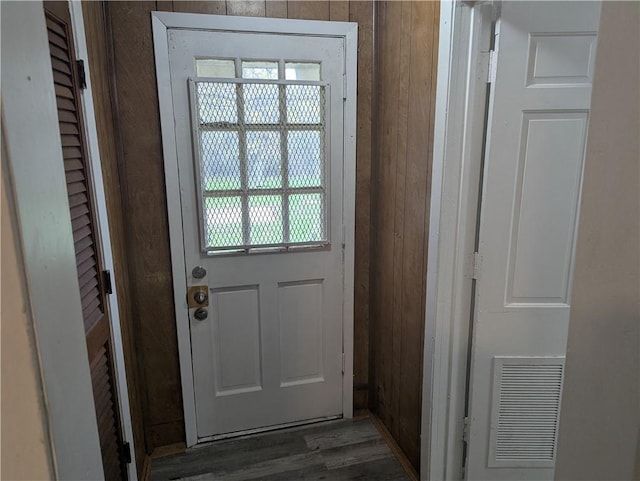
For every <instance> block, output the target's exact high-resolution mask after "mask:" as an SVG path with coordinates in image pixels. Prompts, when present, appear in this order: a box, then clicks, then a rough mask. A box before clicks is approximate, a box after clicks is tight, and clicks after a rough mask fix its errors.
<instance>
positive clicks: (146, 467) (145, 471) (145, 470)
mask: <svg viewBox="0 0 640 481" xmlns="http://www.w3.org/2000/svg"><path fill="white" fill-rule="evenodd" d="M140 480H141V481H151V456H149V455H148V454H145V456H144V461H142V473H141V476H140Z"/></svg>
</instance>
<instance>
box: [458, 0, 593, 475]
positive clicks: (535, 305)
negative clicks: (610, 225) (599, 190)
mask: <svg viewBox="0 0 640 481" xmlns="http://www.w3.org/2000/svg"><path fill="white" fill-rule="evenodd" d="M599 14H600V3H599V2H566V3H565V2H514V1H511V2H503V3H502V5H501V12H500V16H499V19H498V22H497V25H496V33H497V38H496V50H497V52H496V53H497V57H496V58H497V66H496V75H495V79H494V81H493V84H492V86H491V96H490V105H489V117H488V126H487V129H488V131H487V146H486V161H485V171H484V185H483V196H482V206H481V219H480V239H479V249H478V250H479V257H478V264H477V266H478V267H479V269H477V271H478V272H479V275H478V276H477V277H478V280H477V283H478V284H477V289H476V300H475V313H474V321H473V332H472V353H471V363H470V384H469V386H470V387H469V410H468V422H469V427H468V429H469V431H468V438H467V443H468V444H467V451H466V453H467V455H466V465H465V473H466V478H467V479H469V480H479V479H491V480H515V479H517V480H529V479H541V480H543V479H548V480H551V479H553V477H554V465H555V455H556V436H557V429H558V417H559V412H560V408H561V398H562V380H563V370H564V356H565V351H566V342H567V329H568V322H569V310H570V303H571V287H572V270H573V258H574V245H575V234H576V228H577V222H578V209H579V203H580V189H581V183H582V170H583V160H584V152H585V143H586V135H587V125H588V121H589V107H590V100H591V81H592V76H593V68H594V62H595V53H596V45H597V30H598V23H599Z"/></svg>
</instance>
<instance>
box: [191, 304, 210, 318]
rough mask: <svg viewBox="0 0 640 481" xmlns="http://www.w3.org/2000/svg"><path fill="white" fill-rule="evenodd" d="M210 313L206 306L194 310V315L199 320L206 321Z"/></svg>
mask: <svg viewBox="0 0 640 481" xmlns="http://www.w3.org/2000/svg"><path fill="white" fill-rule="evenodd" d="M208 315H209V313H208V312H207V310H206V309H205V308H204V307H198V308H197V309H196V310H195V311H193V317H195V318H196V319H197V320H198V321H204V320H205V319H206V318H207V316H208Z"/></svg>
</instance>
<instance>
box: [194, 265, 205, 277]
mask: <svg viewBox="0 0 640 481" xmlns="http://www.w3.org/2000/svg"><path fill="white" fill-rule="evenodd" d="M191 275H192V276H193V278H194V279H202V278H203V277H204V276H206V275H207V270H206V269H205V268H204V267H202V266H196V267H194V268H193V270H192V271H191Z"/></svg>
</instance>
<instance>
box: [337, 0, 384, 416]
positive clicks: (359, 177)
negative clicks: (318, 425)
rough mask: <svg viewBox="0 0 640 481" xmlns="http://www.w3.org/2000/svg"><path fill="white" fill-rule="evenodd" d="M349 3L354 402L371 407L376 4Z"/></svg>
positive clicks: (355, 406) (362, 406)
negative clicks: (353, 51) (352, 35)
mask: <svg viewBox="0 0 640 481" xmlns="http://www.w3.org/2000/svg"><path fill="white" fill-rule="evenodd" d="M348 4H349V19H348V20H349V21H351V22H357V23H358V105H357V109H358V119H357V121H358V131H357V138H356V142H357V145H356V220H355V222H356V226H355V276H354V278H355V292H354V359H353V376H354V377H353V383H354V396H353V404H354V408H355V409H364V408H368V407H369V276H370V270H369V254H370V249H371V246H370V234H371V232H370V231H371V155H372V135H371V132H372V124H373V119H372V114H373V109H372V100H373V70H374V66H375V65H374V64H375V62H374V51H373V47H374V44H373V39H374V28H373V27H374V25H373V20H374V18H373V15H374V5H373V2H371V1H355V2H348ZM332 14H333V12H332Z"/></svg>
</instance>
